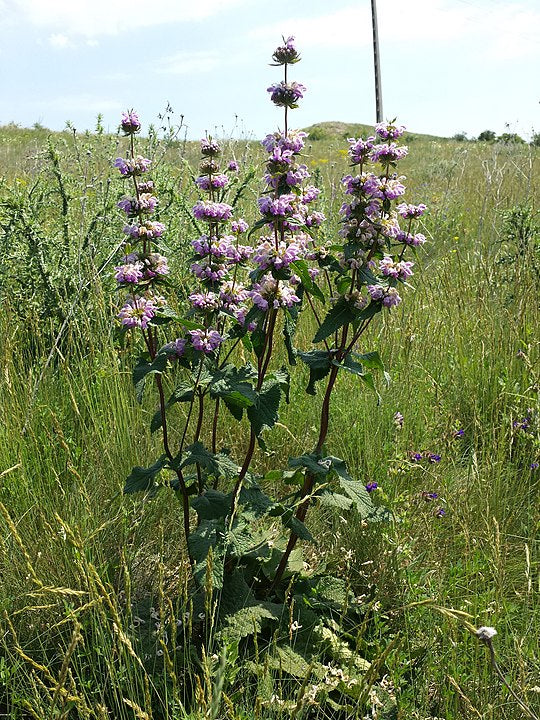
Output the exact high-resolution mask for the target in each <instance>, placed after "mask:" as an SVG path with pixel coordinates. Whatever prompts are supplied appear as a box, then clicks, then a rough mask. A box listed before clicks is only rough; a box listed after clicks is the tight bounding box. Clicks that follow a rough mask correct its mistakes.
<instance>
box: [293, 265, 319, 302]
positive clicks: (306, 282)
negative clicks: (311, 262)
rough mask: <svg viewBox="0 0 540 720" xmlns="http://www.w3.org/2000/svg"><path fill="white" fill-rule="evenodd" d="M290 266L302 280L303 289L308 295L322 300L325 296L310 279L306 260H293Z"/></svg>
mask: <svg viewBox="0 0 540 720" xmlns="http://www.w3.org/2000/svg"><path fill="white" fill-rule="evenodd" d="M291 267H292V268H293V270H294V272H295V273H296V275H298V277H299V278H300V280H301V281H302V285H303V286H304V289H305V291H306V292H307V293H309V294H310V295H314V296H315V297H316V298H317V300H320V301H321V302H324V299H325V298H324V295H323V293H322V291H321V289H320V288H319V287H318V286H317V285H316V284H315V282H314V281H313V280H312V279H311V275H310V274H309V266H308V264H307V262H306V261H305V260H295V261H294V262H292V263H291Z"/></svg>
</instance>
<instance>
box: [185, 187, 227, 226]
mask: <svg viewBox="0 0 540 720" xmlns="http://www.w3.org/2000/svg"><path fill="white" fill-rule="evenodd" d="M209 189H210V188H209ZM232 210H233V209H232V207H231V206H230V205H227V203H222V202H213V201H212V200H199V202H198V203H197V204H196V205H195V206H194V207H193V211H192V212H193V215H194V216H195V217H196V218H197V220H204V221H206V222H212V223H215V222H224V221H225V220H229V219H230V218H231V217H232Z"/></svg>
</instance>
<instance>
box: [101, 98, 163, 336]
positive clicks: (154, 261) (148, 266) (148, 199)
mask: <svg viewBox="0 0 540 720" xmlns="http://www.w3.org/2000/svg"><path fill="white" fill-rule="evenodd" d="M121 127H122V130H123V131H124V133H125V134H126V135H131V136H132V135H134V134H135V133H137V132H138V131H139V130H140V129H141V123H140V120H139V117H138V115H137V113H135V112H134V111H133V110H130V111H129V112H127V113H124V114H123V115H122V120H121ZM114 165H115V167H116V168H117V169H118V171H119V172H120V174H121V175H122V177H123V178H124V179H131V181H132V183H133V190H132V192H133V194H128V195H124V197H123V198H121V200H119V201H118V203H117V205H118V207H119V208H120V210H122V211H123V212H124V213H125V214H126V215H127V218H128V224H126V225H125V226H124V228H123V232H124V234H125V235H127V236H128V238H129V243H130V245H132V246H133V245H135V249H133V250H131V249H129V251H128V253H127V254H126V255H125V256H124V257H123V258H122V262H121V264H119V265H117V266H116V267H115V273H114V277H115V280H116V282H117V283H118V285H119V287H123V288H126V289H127V290H128V295H127V298H126V300H125V302H124V305H123V307H122V308H121V310H120V312H119V313H118V319H119V321H120V323H121V325H122V327H124V328H126V329H130V328H138V329H140V330H146V329H147V328H148V326H149V325H150V324H151V321H152V319H153V318H154V317H155V315H156V313H157V312H158V310H160V309H162V308H163V307H164V306H165V305H166V300H165V298H164V297H163V296H162V295H159V294H157V293H156V287H155V286H157V285H158V284H159V283H160V282H161V283H162V282H163V280H164V278H165V277H166V276H167V275H168V274H169V272H170V270H169V264H168V261H167V258H166V257H165V256H164V255H162V254H161V253H160V252H158V250H159V248H156V241H157V239H158V238H160V237H161V236H162V235H163V233H164V232H165V229H166V228H165V225H164V224H163V223H161V222H158V221H155V220H150V219H148V215H151V214H152V213H153V212H154V211H155V210H156V208H157V205H158V199H157V197H156V196H155V195H154V194H153V190H154V183H153V182H152V180H147V181H145V182H141V181H139V180H138V176H139V175H141V174H142V173H144V172H147V171H148V170H149V168H150V165H151V162H150V160H148V159H147V158H144V157H142V156H141V155H135V154H134V153H133V152H132V154H131V156H129V157H127V158H117V159H116V161H115V163H114Z"/></svg>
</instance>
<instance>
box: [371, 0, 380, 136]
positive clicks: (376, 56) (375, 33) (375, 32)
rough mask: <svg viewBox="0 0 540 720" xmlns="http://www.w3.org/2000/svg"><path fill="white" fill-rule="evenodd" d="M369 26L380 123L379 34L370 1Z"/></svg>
mask: <svg viewBox="0 0 540 720" xmlns="http://www.w3.org/2000/svg"><path fill="white" fill-rule="evenodd" d="M371 24H372V26H373V62H374V64H375V108H376V114H377V122H378V123H380V122H382V119H383V111H382V90H381V63H380V60H379V32H378V30H377V4H376V0H371Z"/></svg>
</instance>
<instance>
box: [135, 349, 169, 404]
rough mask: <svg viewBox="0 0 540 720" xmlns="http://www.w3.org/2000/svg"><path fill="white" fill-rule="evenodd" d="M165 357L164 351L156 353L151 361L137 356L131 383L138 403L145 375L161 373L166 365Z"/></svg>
mask: <svg viewBox="0 0 540 720" xmlns="http://www.w3.org/2000/svg"><path fill="white" fill-rule="evenodd" d="M167 359H168V358H167V354H166V353H158V354H157V355H156V357H155V358H154V360H153V361H152V362H148V359H147V357H144V356H143V357H140V358H139V361H138V363H137V365H135V367H134V368H133V384H134V385H135V392H136V394H137V400H138V401H139V403H142V399H143V393H144V386H145V383H146V377H147V375H150V374H153V373H162V372H163V371H164V370H165V368H166V367H167Z"/></svg>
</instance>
